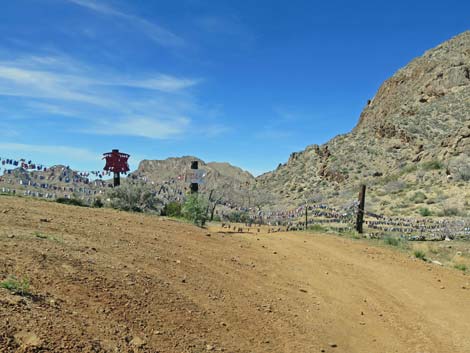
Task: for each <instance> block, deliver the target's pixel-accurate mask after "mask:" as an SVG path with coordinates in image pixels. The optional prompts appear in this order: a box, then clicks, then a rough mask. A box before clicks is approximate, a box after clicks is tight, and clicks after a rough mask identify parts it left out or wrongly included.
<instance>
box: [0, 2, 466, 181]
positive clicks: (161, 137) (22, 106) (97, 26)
mask: <svg viewBox="0 0 470 353" xmlns="http://www.w3.org/2000/svg"><path fill="white" fill-rule="evenodd" d="M469 13H470V3H469V2H465V1H460V2H453V1H446V2H443V1H440V2H434V1H400V0H397V1H393V2H390V1H389V2H380V1H361V2H346V1H328V2H326V1H322V2H318V1H313V0H312V1H300V0H292V1H276V0H257V1H248V0H237V1H224V0H217V1H215V0H213V1H204V0H181V1H179V0H174V1H148V0H15V1H4V2H2V8H1V11H0V157H13V158H21V157H24V158H28V159H33V160H34V161H36V162H39V163H45V164H47V165H52V164H59V163H63V164H69V165H70V166H72V167H73V168H76V169H80V170H96V169H101V168H102V167H103V165H104V163H103V161H101V154H102V153H103V152H107V151H109V150H111V149H113V148H119V149H120V150H121V151H123V152H127V153H130V154H131V156H132V157H131V162H132V163H131V165H132V167H134V168H135V167H136V166H137V163H138V161H139V160H141V159H144V158H146V159H164V158H167V157H171V156H182V155H195V156H198V157H200V158H202V159H204V160H205V161H226V162H230V163H232V164H234V165H237V166H240V167H242V168H244V169H247V170H248V171H250V172H252V173H254V174H256V175H257V174H260V173H262V172H266V171H269V170H272V169H274V168H276V166H277V165H278V164H279V163H281V162H285V161H286V160H287V158H288V156H289V154H290V153H291V152H294V151H299V150H302V149H304V148H305V147H306V146H307V145H309V144H313V143H318V144H321V143H324V142H326V141H327V140H328V139H330V138H332V137H334V136H335V135H337V134H340V133H345V132H348V131H350V130H351V129H352V128H353V127H354V126H355V124H356V123H357V121H358V117H359V114H360V112H361V110H362V108H363V107H364V105H365V103H366V102H367V99H369V98H372V97H373V96H374V94H375V92H376V90H377V89H378V87H379V85H380V84H381V83H382V82H383V81H384V80H385V79H387V78H388V77H390V76H391V75H392V74H393V73H394V72H395V71H396V70H397V69H399V68H400V67H402V66H404V65H406V63H408V62H409V61H410V60H412V59H413V58H415V57H417V56H419V55H421V54H422V53H423V52H424V51H425V50H427V49H430V48H432V47H434V46H436V45H438V44H439V43H441V42H443V41H445V40H447V39H449V38H451V37H453V36H455V35H457V34H459V33H460V32H463V31H465V30H468V29H469V27H470V26H469V21H468V14H469Z"/></svg>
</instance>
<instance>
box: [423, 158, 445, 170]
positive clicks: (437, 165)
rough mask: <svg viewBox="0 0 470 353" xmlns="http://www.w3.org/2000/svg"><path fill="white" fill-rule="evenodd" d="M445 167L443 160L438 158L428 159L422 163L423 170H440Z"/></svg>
mask: <svg viewBox="0 0 470 353" xmlns="http://www.w3.org/2000/svg"><path fill="white" fill-rule="evenodd" d="M443 167H444V166H443V164H442V162H440V161H438V160H433V161H428V162H424V163H422V164H421V168H422V169H423V170H439V169H442V168H443Z"/></svg>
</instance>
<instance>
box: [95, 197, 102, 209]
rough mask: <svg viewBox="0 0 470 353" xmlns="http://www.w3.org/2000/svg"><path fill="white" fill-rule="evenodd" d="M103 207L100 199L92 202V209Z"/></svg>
mask: <svg viewBox="0 0 470 353" xmlns="http://www.w3.org/2000/svg"><path fill="white" fill-rule="evenodd" d="M103 206H104V203H103V201H102V200H101V199H100V198H96V199H95V200H93V203H92V207H94V208H102V207H103Z"/></svg>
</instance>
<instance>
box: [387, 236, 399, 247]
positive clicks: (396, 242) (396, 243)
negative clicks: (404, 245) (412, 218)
mask: <svg viewBox="0 0 470 353" xmlns="http://www.w3.org/2000/svg"><path fill="white" fill-rule="evenodd" d="M384 242H385V244H387V245H391V246H399V245H400V239H398V238H394V237H385V238H384Z"/></svg>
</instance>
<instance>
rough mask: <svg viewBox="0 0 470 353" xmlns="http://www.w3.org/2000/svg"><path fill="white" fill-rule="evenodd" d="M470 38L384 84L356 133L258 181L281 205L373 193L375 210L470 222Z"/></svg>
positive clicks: (295, 156) (298, 156) (295, 157)
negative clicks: (362, 188) (460, 218)
mask: <svg viewBox="0 0 470 353" xmlns="http://www.w3.org/2000/svg"><path fill="white" fill-rule="evenodd" d="M469 155H470V32H465V33H462V34H460V35H459V36H457V37H455V38H453V39H451V40H449V41H447V42H445V43H443V44H441V45H439V46H437V47H436V48H434V49H432V50H429V51H427V52H426V53H424V55H423V56H421V57H419V58H417V59H415V60H413V61H412V62H411V63H409V64H408V65H407V66H406V67H404V68H402V69H401V70H399V71H398V72H397V73H396V74H395V75H393V77H391V78H390V79H388V80H387V81H385V82H384V83H383V85H382V86H381V87H380V89H379V90H378V92H377V94H376V96H375V97H373V98H372V99H371V100H370V101H369V102H368V104H367V106H366V107H365V109H364V111H363V112H362V114H361V116H360V118H359V123H358V124H357V126H356V127H355V128H354V130H353V131H352V132H350V133H348V134H345V135H340V136H337V137H335V138H334V139H332V140H331V141H329V142H327V143H325V144H324V145H322V146H318V145H311V146H308V147H307V148H306V149H305V150H304V151H302V152H297V153H292V155H291V156H290V158H289V160H288V162H287V163H285V164H283V165H280V166H279V167H278V168H277V169H276V170H275V171H273V172H269V173H266V174H264V175H262V176H260V177H258V178H257V184H258V186H259V187H260V188H262V189H263V190H265V192H267V193H271V194H273V195H274V196H275V197H276V198H277V199H278V201H277V202H278V203H280V204H285V205H288V204H289V205H294V204H299V203H301V202H303V200H304V199H317V200H320V199H321V200H325V201H328V202H330V203H333V204H337V205H341V204H345V203H348V202H350V201H351V200H352V199H354V198H356V197H357V192H358V188H359V184H361V183H366V184H367V185H368V186H369V192H368V198H367V206H368V208H369V209H371V210H374V211H377V212H384V213H392V214H406V215H418V214H419V213H423V212H425V211H423V209H428V210H429V211H430V212H432V213H434V214H439V215H444V214H461V215H467V214H468V212H469V211H470V208H469V206H468V203H467V200H468V197H469V196H470V188H469V187H468V180H469V179H470V158H469Z"/></svg>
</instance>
